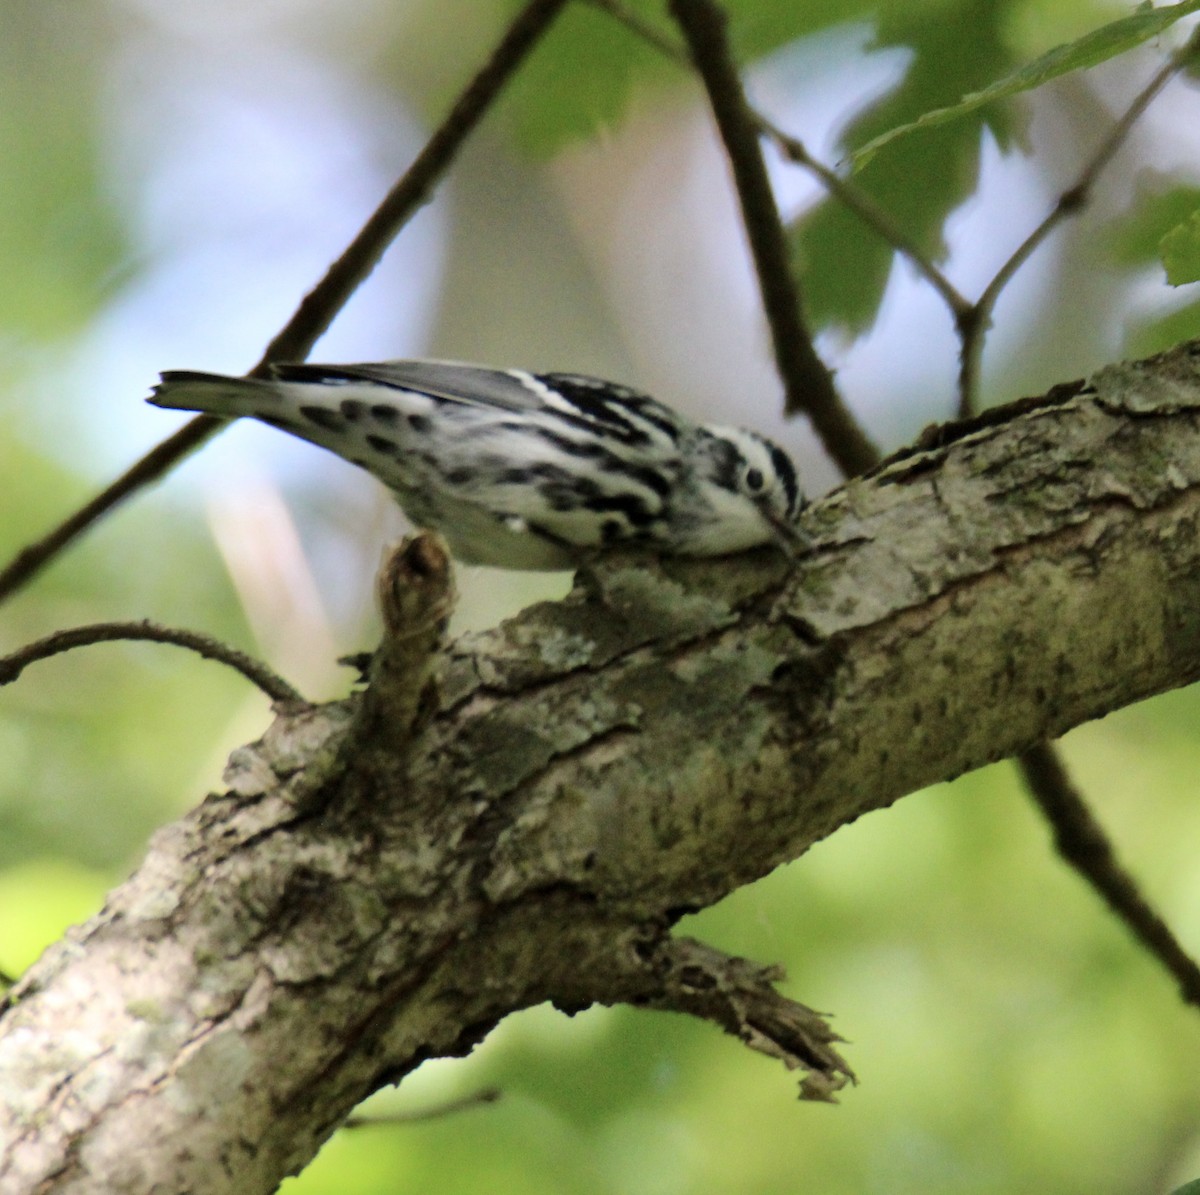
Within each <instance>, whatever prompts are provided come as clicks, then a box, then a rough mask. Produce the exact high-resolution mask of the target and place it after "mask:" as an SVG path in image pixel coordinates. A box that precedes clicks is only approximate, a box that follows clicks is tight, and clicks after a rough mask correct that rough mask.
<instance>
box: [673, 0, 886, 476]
mask: <svg viewBox="0 0 1200 1195" xmlns="http://www.w3.org/2000/svg"><path fill="white" fill-rule="evenodd" d="M671 12H672V14H673V15H674V17H675V19H676V20H677V21H678V22H679V25H680V27H681V28H682V30H683V33H684V36H685V37H686V38H687V41H688V45H689V47H690V48H691V52H692V60H693V62H694V63H695V65H696V70H697V71H698V72H699V74H700V77H701V79H702V80H703V81H704V86H705V88H706V89H707V91H708V98H709V102H710V103H711V104H712V110H713V116H714V117H715V118H716V122H717V127H718V129H719V130H720V133H721V139H722V141H723V142H724V144H725V150H726V153H727V154H728V155H729V163H730V166H731V168H732V171H733V180H734V183H735V185H736V187H737V193H738V199H739V200H740V202H741V205H742V220H743V223H744V225H745V228H746V235H747V237H748V238H749V241H750V251H751V254H752V255H753V258H754V265H755V268H756V270H757V271H758V284H759V289H760V290H761V291H762V298H763V308H764V310H765V312H766V316H767V323H768V325H769V326H770V329H771V343H772V345H773V346H774V349H775V361H776V364H777V366H778V368H779V375H780V378H781V379H782V381H783V387H784V391H785V393H786V396H787V397H786V404H785V405H786V409H787V411H789V412H793V413H794V412H797V411H804V412H805V413H806V414H807V415H808V417H809V418H810V419H811V420H812V424H813V427H814V429H815V430H816V432H817V435H818V436H819V437H820V438H821V443H822V444H824V446H825V450H826V452H828V453H829V455H830V456H831V457H832V458H833V459H834V460H835V461H836V462H837V464H838V467H839V468H840V469H841V470H842V471H843V472H844V473H846V474H848V475H850V476H853V475H854V474H857V473H861V472H863V471H864V470H866V469H869V468H870V467H871V465H873V464H874V463H875V462H876V461H877V460H878V459H879V452H878V449H876V447H875V445H874V444H872V443H871V441H870V439H869V437H868V436H867V434H866V433H865V432H864V431H863V429H862V428H861V427H860V426H859V424H858V422H857V421H856V420H855V418H854V416H853V415H852V414H851V413H850V411H849V409H848V408H847V407H846V405H845V404H844V403H843V402H842V399H841V397H840V396H839V394H838V392H837V390H836V388H835V387H834V384H833V377H832V375H831V374H830V372H829V370H828V369H827V368H826V367H825V364H824V362H823V361H822V360H821V359H820V357H819V356H818V355H817V352H816V349H815V348H814V347H813V342H812V335H811V334H810V332H809V330H808V328H807V327H806V326H805V323H804V318H803V315H802V313H801V297H800V288H799V284H798V283H797V281H796V278H795V275H794V274H793V273H792V270H791V267H790V265H789V262H788V248H787V235H786V233H785V232H784V228H783V222H782V220H781V219H780V216H779V209H778V208H777V207H776V204H775V197H774V195H773V194H772V192H771V183H770V180H769V179H768V177H767V168H766V164H765V163H764V162H763V157H762V150H761V148H760V146H759V132H758V128H757V125H756V121H755V118H754V115H753V114H752V112H751V111H750V108H749V106H748V105H747V103H746V97H745V94H744V93H743V91H742V85H741V81H740V80H739V78H738V73H737V68H736V66H735V64H734V62H733V59H732V56H731V53H730V49H729V42H728V37H727V32H726V20H725V14H724V13H723V12H722V10H721V9H720V8H719V7H718V6H717V5H716V4H715V3H713V0H671Z"/></svg>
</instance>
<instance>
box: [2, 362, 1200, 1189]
mask: <svg viewBox="0 0 1200 1195" xmlns="http://www.w3.org/2000/svg"><path fill="white" fill-rule="evenodd" d="M810 521H811V528H810V529H811V530H812V531H813V532H814V534H815V536H816V540H817V543H816V547H815V549H814V551H813V553H812V554H811V555H810V556H809V557H806V559H805V560H804V561H803V562H802V564H801V565H800V566H799V567H798V568H795V567H791V566H790V565H789V563H788V562H786V561H784V560H782V559H781V558H780V557H779V555H778V553H774V552H762V553H759V554H750V555H747V556H745V557H744V558H742V559H740V560H724V561H708V562H682V561H674V562H654V561H652V560H644V559H638V558H635V557H625V558H614V559H612V560H609V561H607V562H604V563H603V564H598V565H597V566H596V567H595V568H594V569H592V570H591V571H588V572H586V573H585V574H583V575H581V577H580V579H579V584H578V585H577V587H576V589H575V590H574V591H573V593H572V594H571V595H570V597H569V598H568V599H567V600H566V601H564V602H561V603H555V604H543V605H540V606H535V607H533V608H531V609H529V610H526V611H525V612H524V613H523V614H522V615H521V616H520V617H518V618H516V619H514V620H512V621H510V622H508V623H505V624H503V625H502V626H501V627H499V628H497V629H495V630H494V631H490V632H487V633H485V634H481V635H476V636H471V637H468V638H466V639H463V640H460V641H458V642H457V643H454V644H452V645H451V646H450V647H449V648H448V649H447V650H446V651H445V652H444V653H443V654H442V655H441V656H440V657H436V658H434V659H432V660H430V658H429V657H428V655H427V654H422V653H420V652H418V653H417V655H416V656H415V657H414V666H415V668H416V673H415V675H416V674H419V675H426V673H425V671H424V670H425V669H426V668H427V667H428V666H430V665H432V667H433V673H432V677H433V680H434V683H435V686H436V688H435V689H429V688H428V686H427V685H423V686H421V691H422V692H428V693H429V698H428V700H427V701H426V702H424V703H417V710H418V713H419V716H418V717H416V718H415V719H414V720H413V721H412V723H411V724H410V727H409V730H408V731H406V732H405V733H404V734H403V735H401V736H400V738H401V740H402V742H401V743H400V744H399V745H398V744H397V742H396V741H395V740H394V739H392V740H389V741H386V742H381V739H380V737H379V736H378V735H376V734H371V733H367V734H364V733H363V726H364V721H363V719H364V718H367V719H368V721H369V715H368V714H366V713H365V712H364V711H369V709H370V701H369V700H368V699H367V698H366V697H364V696H362V695H355V696H352V697H350V698H348V699H346V700H344V701H341V702H336V703H333V704H331V705H327V706H322V707H318V708H309V709H302V710H288V711H285V712H284V713H282V714H281V715H280V716H279V717H277V719H276V720H275V722H274V724H273V725H272V726H271V727H270V729H269V730H268V731H267V733H266V735H265V736H264V738H263V739H262V741H261V742H259V743H257V744H254V745H253V746H250V747H244V748H241V749H239V750H238V751H237V752H235V753H234V756H233V757H232V759H231V761H230V766H229V769H228V772H227V777H226V779H227V783H228V784H229V790H228V791H227V792H225V793H224V794H221V795H219V796H213V797H210V798H209V799H208V800H207V801H206V802H205V803H204V804H203V805H202V806H201V807H200V808H199V809H197V810H196V811H194V812H193V813H192V814H190V815H189V816H188V817H186V818H184V819H183V820H182V821H180V822H178V823H175V824H174V825H171V826H168V827H166V828H165V829H164V830H162V831H160V832H159V834H158V835H156V837H155V839H154V840H153V842H152V843H151V846H150V849H149V852H148V855H147V858H146V861H145V863H144V864H143V865H142V867H141V868H140V869H139V871H138V872H137V874H135V875H134V876H133V877H132V878H131V879H130V880H129V881H127V882H126V883H125V884H123V885H122V886H121V887H119V888H118V889H116V890H115V891H114V892H113V893H111V894H110V896H109V899H108V901H107V903H106V905H105V907H104V909H103V911H102V912H101V913H100V914H98V915H97V916H96V917H94V918H93V919H92V920H91V921H90V922H88V923H87V924H85V925H84V926H82V927H79V928H78V929H76V930H73V931H72V932H71V934H70V936H69V938H68V940H67V941H65V942H63V943H61V944H60V945H58V946H56V947H53V948H51V949H50V950H49V951H48V952H47V953H46V955H45V956H44V957H43V958H42V959H41V960H40V961H39V962H38V963H37V964H36V965H35V966H34V967H33V968H31V970H30V971H29V972H28V973H27V974H26V975H25V976H24V977H23V978H22V979H21V981H20V982H19V983H18V984H17V986H16V987H15V988H14V989H13V991H12V992H11V993H10V994H9V999H8V1002H7V1007H6V1009H5V1011H4V1012H3V1015H2V1016H0V1188H2V1189H3V1190H4V1191H5V1193H6V1195H26V1193H27V1192H32V1191H38V1192H40V1193H41V1195H54V1193H60V1192H66V1191H71V1190H79V1189H82V1187H83V1186H90V1189H92V1190H150V1189H155V1187H156V1186H157V1188H158V1189H162V1190H188V1191H191V1192H193V1195H209V1193H214V1192H217V1191H228V1190H230V1189H236V1190H237V1191H238V1192H239V1195H255V1193H256V1192H260V1191H264V1192H265V1191H269V1190H273V1189H274V1187H275V1186H276V1185H277V1183H278V1182H279V1181H280V1179H281V1178H282V1176H284V1175H286V1174H289V1173H294V1172H295V1171H297V1170H298V1169H300V1168H301V1167H303V1166H304V1165H305V1164H306V1162H307V1161H308V1160H309V1158H311V1157H312V1155H313V1153H314V1152H315V1151H316V1149H317V1148H318V1146H319V1145H320V1143H321V1142H322V1141H323V1140H324V1139H325V1138H326V1137H328V1136H329V1134H330V1133H331V1132H333V1130H334V1129H335V1128H336V1127H337V1126H338V1125H339V1124H340V1123H341V1122H342V1121H343V1120H344V1119H345V1118H346V1117H347V1116H348V1115H349V1113H350V1111H351V1110H352V1108H353V1107H354V1106H355V1105H356V1104H357V1103H358V1102H359V1101H361V1100H362V1099H363V1098H364V1097H365V1096H367V1095H368V1094H370V1093H371V1092H373V1091H375V1090H377V1089H378V1088H379V1087H380V1086H382V1085H384V1084H387V1083H393V1082H396V1081H397V1080H399V1079H400V1078H401V1077H402V1076H403V1075H405V1074H407V1073H408V1072H409V1071H410V1070H411V1069H412V1068H413V1067H415V1066H416V1065H418V1064H419V1062H420V1061H421V1060H423V1059H425V1058H428V1057H432V1056H447V1055H455V1054H461V1053H464V1052H466V1051H469V1050H470V1049H471V1047H472V1046H473V1045H474V1044H475V1043H476V1042H477V1041H479V1040H480V1039H481V1038H482V1037H483V1036H484V1035H485V1034H486V1033H487V1032H488V1031H489V1029H490V1028H491V1027H492V1026H493V1025H495V1024H496V1023H497V1021H499V1020H500V1019H502V1018H503V1017H504V1016H506V1015H507V1014H508V1013H510V1012H512V1011H514V1010H516V1009H519V1008H523V1007H527V1006H529V1005H531V1004H535V1003H539V1002H541V1001H544V1000H551V1001H553V1002H554V1003H555V1004H557V1005H558V1006H559V1007H562V1008H567V1009H577V1008H582V1007H586V1006H587V1005H589V1004H591V1003H593V1002H596V1001H601V1002H613V1001H626V1000H627V1001H631V1002H632V1003H635V1004H637V1005H640V1006H652V1007H671V1008H675V1009H683V1010H685V1011H688V1012H691V1013H693V1014H698V1015H702V1016H704V1017H706V1018H710V1019H713V1020H715V1021H717V1022H718V1023H719V1024H721V1025H722V1026H723V1027H724V1028H726V1029H727V1030H729V1031H731V1032H733V1033H735V1034H737V1035H738V1036H739V1037H741V1038H742V1039H743V1040H745V1041H746V1042H747V1043H748V1044H750V1045H752V1046H754V1047H755V1048H756V1049H763V1050H765V1051H766V1052H768V1053H770V1054H771V1055H773V1056H775V1057H778V1058H781V1059H782V1060H783V1061H785V1063H787V1064H789V1065H798V1066H799V1067H800V1068H801V1069H802V1070H803V1071H804V1072H805V1073H806V1078H805V1080H804V1082H805V1089H806V1091H807V1092H808V1093H809V1094H810V1095H814V1096H821V1095H828V1094H830V1093H831V1092H832V1091H834V1090H836V1088H837V1086H838V1085H839V1084H841V1083H843V1082H845V1081H846V1079H847V1078H848V1076H849V1072H848V1069H847V1068H846V1066H845V1064H844V1063H842V1062H841V1061H840V1059H839V1058H838V1056H837V1054H836V1053H835V1052H834V1051H833V1046H832V1042H833V1041H834V1040H836V1039H835V1038H834V1037H833V1035H832V1034H831V1033H829V1031H828V1029H827V1028H826V1027H825V1026H824V1025H823V1024H822V1023H821V1021H820V1019H819V1018H816V1017H815V1014H812V1013H810V1012H808V1011H807V1010H804V1009H803V1006H801V1005H797V1004H795V1003H794V1002H791V1001H788V1000H786V999H785V998H784V997H782V996H779V995H778V994H776V993H774V992H773V991H772V984H771V982H770V978H771V973H770V972H769V971H763V970H762V969H761V968H757V967H755V966H754V965H752V964H747V963H739V962H737V961H735V960H731V959H727V958H724V957H723V956H719V955H713V954H707V953H705V949H706V948H703V947H699V946H692V945H689V944H687V943H683V942H679V941H673V940H672V939H671V938H670V937H669V929H670V926H671V925H672V923H673V922H674V921H675V920H676V919H677V918H678V917H679V916H680V915H682V914H683V913H684V912H687V911H690V910H693V909H698V908H701V907H704V906H706V905H708V904H710V903H712V902H713V901H715V900H718V899H719V898H720V897H721V896H723V895H725V894H726V893H728V892H729V891H731V890H732V889H733V888H735V887H737V886H738V885H740V884H743V883H745V882H747V881H749V880H751V879H754V878H756V877H758V876H761V875H763V874H765V873H766V872H768V871H770V870H771V869H772V868H774V867H775V866H777V865H778V864H779V863H780V862H782V861H784V860H786V859H793V858H795V857H797V856H798V855H800V854H802V853H803V852H804V850H805V849H807V847H808V846H809V845H811V844H812V843H813V842H815V841H817V840H818V839H820V838H823V837H825V836H827V835H828V834H830V833H831V832H832V831H833V830H835V829H836V828H837V827H839V826H841V825H844V824H846V823H847V822H849V821H852V820H854V819H855V818H857V817H859V816H861V815H862V814H863V813H866V812H868V811H870V810H872V809H878V808H882V807H884V806H886V805H888V804H891V803H892V802H894V801H895V800H897V799H898V798H899V797H901V796H903V795H904V794H906V793H908V792H910V791H912V790H913V789H916V788H919V787H922V786H924V785H927V784H929V783H932V782H934V781H938V780H943V779H946V778H948V777H952V776H955V775H958V774H960V773H962V772H964V771H967V770H969V769H971V768H975V767H978V766H980V765H981V764H984V763H987V762H990V761H992V760H997V759H1001V758H1005V757H1008V756H1011V755H1014V754H1018V753H1020V752H1022V751H1026V750H1028V749H1029V748H1031V747H1033V746H1034V745H1035V744H1037V743H1039V742H1041V741H1042V740H1044V739H1045V738H1047V737H1049V736H1054V735H1058V734H1061V733H1063V732H1064V731H1066V730H1067V729H1069V728H1070V727H1072V726H1075V725H1077V724H1078V723H1080V722H1082V721H1084V720H1086V719H1089V718H1094V717H1097V716H1099V715H1101V714H1104V713H1106V712H1108V711H1109V710H1111V709H1114V708H1116V707H1118V706H1121V705H1124V704H1127V703H1129V702H1131V701H1135V700H1139V699H1141V698H1143V697H1146V696H1148V695H1150V694H1152V693H1156V692H1159V691H1161V690H1164V689H1167V688H1171V687H1174V686H1178V685H1183V684H1187V683H1189V682H1191V681H1194V680H1196V679H1197V678H1198V677H1200V621H1198V620H1197V619H1196V618H1195V610H1196V608H1197V605H1198V603H1200V538H1198V537H1197V536H1196V534H1195V529H1196V527H1197V525H1200V344H1197V345H1187V346H1184V347H1182V348H1181V349H1178V350H1176V351H1174V352H1172V353H1170V354H1165V355H1163V356H1162V357H1159V358H1154V359H1151V360H1148V361H1144V362H1139V363H1136V364H1133V365H1126V366H1119V367H1115V368H1113V369H1109V370H1106V371H1104V372H1103V373H1102V374H1101V375H1100V376H1098V377H1097V378H1096V379H1095V381H1094V383H1093V384H1092V385H1084V384H1082V383H1076V384H1073V385H1070V386H1060V387H1057V388H1055V390H1053V391H1051V392H1050V393H1049V394H1047V395H1046V396H1044V397H1042V398H1040V399H1032V400H1024V401H1023V402H1022V403H1019V404H1014V406H1013V407H1011V408H1009V409H1007V410H992V411H989V412H988V413H986V414H985V415H983V416H980V417H979V418H978V419H976V420H974V421H971V422H968V423H965V424H958V425H953V426H951V427H949V428H947V429H945V430H944V432H943V434H942V435H941V436H930V437H927V438H925V439H924V441H923V442H922V444H920V445H918V446H916V447H914V448H912V449H910V450H907V451H906V452H903V453H900V454H897V455H896V456H895V457H893V458H892V459H891V460H889V461H887V462H885V463H884V464H883V465H882V466H881V467H880V468H879V469H878V470H876V471H875V472H874V473H873V474H872V475H870V476H868V477H866V478H862V479H859V480H856V481H853V482H851V483H849V484H848V485H847V486H846V487H845V488H844V489H842V490H840V491H838V492H836V493H834V494H833V495H831V496H830V497H829V498H828V499H826V500H824V501H823V502H822V503H820V504H818V505H817V506H816V507H815V508H814V510H813V512H812V514H811V516H810ZM417 571H418V572H420V571H421V570H420V569H418V570H417ZM434 571H436V570H434ZM429 575H430V576H432V575H433V574H432V573H431V574H429ZM428 593H429V595H430V601H429V603H428V605H427V606H424V607H423V608H427V609H430V610H434V609H437V608H440V605H441V603H442V601H443V599H441V598H439V597H438V596H437V594H438V586H437V584H436V583H434V584H433V585H432V587H431V588H429V590H428ZM418 604H419V605H420V604H421V603H418ZM434 621H436V619H435V620H434ZM386 650H388V649H387V648H386V646H385V651H386ZM422 660H424V661H425V663H421V661H422ZM402 689H403V691H405V692H412V691H414V688H413V686H411V685H410V686H407V687H405V686H402ZM435 693H436V700H435ZM981 698H983V699H982V700H981ZM411 705H412V703H411V702H410V703H408V705H407V706H406V708H411ZM281 1057H286V1058H287V1059H288V1065H287V1066H286V1067H281V1066H280V1065H279V1059H280V1058H281ZM48 1110H49V1113H50V1114H48ZM147 1126H153V1131H152V1132H148V1131H147ZM218 1159H219V1161H218Z"/></svg>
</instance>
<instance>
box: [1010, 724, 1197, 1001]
mask: <svg viewBox="0 0 1200 1195" xmlns="http://www.w3.org/2000/svg"><path fill="white" fill-rule="evenodd" d="M1017 765H1018V766H1019V767H1020V769H1021V774H1022V775H1023V776H1024V778H1025V783H1026V785H1028V787H1029V791H1030V793H1031V794H1032V795H1033V797H1034V799H1035V800H1036V801H1037V803H1038V805H1039V806H1040V807H1041V810H1042V812H1043V813H1044V814H1045V816H1046V820H1047V821H1048V822H1049V823H1050V827H1051V829H1052V830H1053V831H1054V845H1055V847H1056V848H1057V850H1058V853H1059V854H1060V855H1061V856H1062V857H1063V858H1064V859H1065V860H1066V861H1067V863H1068V864H1070V866H1071V867H1073V868H1074V869H1075V870H1076V871H1077V872H1079V873H1080V875H1081V876H1082V877H1083V878H1084V880H1086V881H1087V883H1089V884H1090V885H1091V886H1092V887H1093V888H1094V889H1095V890H1096V891H1097V892H1098V893H1099V894H1100V895H1101V896H1102V897H1103V898H1104V900H1105V901H1106V902H1107V904H1108V907H1109V908H1110V909H1112V911H1113V912H1114V913H1115V914H1116V915H1117V916H1118V917H1119V918H1120V919H1121V920H1122V921H1124V922H1125V924H1126V925H1127V926H1128V927H1129V929H1130V930H1131V931H1132V933H1133V935H1134V937H1136V938H1137V940H1138V941H1139V942H1141V944H1142V945H1143V946H1144V947H1145V948H1146V949H1147V950H1148V951H1149V952H1150V953H1151V954H1152V955H1153V956H1154V957H1155V958H1157V959H1158V960H1159V962H1161V963H1162V965H1163V966H1164V967H1166V969H1167V970H1168V971H1169V972H1170V973H1171V974H1172V975H1173V976H1174V977H1175V979H1176V980H1177V981H1178V983H1179V990H1180V992H1181V993H1182V995H1183V998H1184V1000H1186V1001H1187V1002H1188V1003H1189V1004H1195V1005H1198V1006H1200V967H1197V966H1196V963H1195V962H1194V961H1193V960H1192V959H1191V958H1190V957H1189V956H1188V954H1187V952H1186V951H1185V950H1184V949H1183V947H1182V946H1180V944H1179V940H1178V939H1177V938H1176V937H1175V935H1174V934H1173V933H1172V932H1171V929H1170V927H1169V926H1168V925H1167V923H1166V922H1165V921H1163V919H1162V918H1161V917H1160V916H1159V915H1158V914H1157V913H1156V912H1155V911H1154V910H1153V909H1152V908H1151V907H1150V905H1149V904H1148V903H1147V901H1146V899H1145V898H1144V897H1143V896H1142V894H1141V892H1140V891H1139V889H1138V885H1137V883H1136V881H1135V880H1134V879H1133V877H1132V876H1131V875H1130V874H1129V873H1128V872H1127V871H1126V870H1125V869H1124V868H1123V867H1122V866H1121V864H1120V861H1119V860H1118V859H1117V857H1116V853H1115V852H1114V850H1113V846H1112V842H1111V841H1110V839H1109V837H1108V835H1107V834H1106V833H1105V832H1104V829H1103V828H1102V827H1101V826H1100V824H1099V823H1098V822H1097V821H1096V819H1095V817H1094V816H1093V814H1092V811H1091V810H1090V809H1089V808H1088V805H1087V803H1086V802H1085V801H1084V799H1083V798H1082V797H1081V796H1080V795H1079V792H1078V791H1077V790H1076V788H1075V786H1074V785H1073V784H1072V782H1071V777H1070V774H1069V773H1068V772H1067V770H1066V768H1065V767H1064V766H1063V764H1062V760H1061V759H1060V758H1059V756H1058V754H1057V752H1055V751H1054V749H1053V748H1052V747H1051V746H1050V745H1049V744H1046V743H1042V744H1039V745H1038V746H1037V747H1034V748H1033V749H1032V750H1030V751H1026V752H1025V753H1024V754H1023V755H1020V756H1018V758H1017Z"/></svg>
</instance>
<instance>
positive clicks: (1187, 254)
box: [1158, 208, 1200, 286]
mask: <svg viewBox="0 0 1200 1195" xmlns="http://www.w3.org/2000/svg"><path fill="white" fill-rule="evenodd" d="M1158 253H1159V257H1160V259H1161V260H1162V263H1163V268H1164V269H1165V270H1166V271H1167V281H1168V282H1169V283H1170V284H1171V285H1172V286H1184V285H1186V284H1187V283H1189V282H1197V281H1200V208H1197V209H1196V210H1195V211H1193V212H1192V214H1191V215H1190V216H1188V218H1187V219H1186V220H1184V221H1183V222H1182V223H1181V224H1176V225H1175V227H1174V228H1172V229H1171V231H1170V232H1168V233H1167V234H1166V235H1165V236H1164V237H1163V239H1162V240H1161V241H1159V243H1158Z"/></svg>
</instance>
